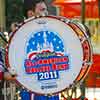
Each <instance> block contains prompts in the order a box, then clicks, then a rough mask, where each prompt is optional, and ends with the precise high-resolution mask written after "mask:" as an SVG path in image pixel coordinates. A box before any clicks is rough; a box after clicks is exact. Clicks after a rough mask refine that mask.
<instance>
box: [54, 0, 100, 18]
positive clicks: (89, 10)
mask: <svg viewBox="0 0 100 100" xmlns="http://www.w3.org/2000/svg"><path fill="white" fill-rule="evenodd" d="M53 4H54V5H55V6H59V7H60V8H61V9H60V15H61V16H65V17H69V18H74V17H80V16H81V0H55V1H54V3H53ZM85 4H86V6H85V7H86V10H85V17H86V18H98V17H99V14H98V1H97V0H85Z"/></svg>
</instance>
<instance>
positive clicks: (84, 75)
mask: <svg viewBox="0 0 100 100" xmlns="http://www.w3.org/2000/svg"><path fill="white" fill-rule="evenodd" d="M37 18H54V19H57V20H60V21H62V22H64V23H65V24H67V25H68V23H70V22H71V21H70V20H69V22H68V21H67V22H66V19H67V18H66V19H65V20H62V19H63V18H61V17H57V16H40V17H32V18H29V19H28V20H25V21H24V22H22V23H21V24H20V26H19V27H18V29H17V30H16V31H15V32H13V34H12V35H11V38H10V40H9V42H8V45H7V47H6V56H5V60H6V62H5V64H6V66H7V68H9V67H11V66H10V64H9V56H8V52H9V47H10V44H11V41H12V39H13V37H14V35H15V34H16V32H17V31H18V30H19V29H20V28H21V27H22V26H23V25H24V24H26V23H27V22H30V21H32V20H34V19H37ZM74 24H75V23H74ZM69 27H70V28H71V29H72V30H73V28H72V27H71V26H70V25H69ZM77 27H78V26H77ZM78 28H79V27H78ZM79 29H80V28H79ZM80 30H81V29H80ZM73 31H74V32H75V33H76V31H75V30H73ZM81 31H82V33H83V34H84V32H83V30H81ZM88 42H89V46H90V51H91V53H90V56H91V57H90V58H91V62H92V50H91V47H92V46H91V44H90V41H88ZM90 66H91V65H88V67H87V69H86V71H85V72H84V74H83V76H82V77H81V79H80V80H77V78H78V77H79V76H80V74H81V71H82V68H81V70H80V73H79V74H78V76H77V77H76V79H74V82H73V83H79V82H80V81H81V80H83V79H84V78H85V77H86V75H87V73H88V71H89V69H90ZM82 67H83V66H82ZM16 83H18V84H19V85H21V86H22V88H24V89H26V90H28V91H31V90H29V89H28V88H26V87H25V86H23V85H22V84H21V83H20V82H19V81H18V80H16ZM73 83H72V84H73ZM70 85H71V84H69V86H70ZM67 88H68V87H66V88H65V89H63V90H60V91H58V92H55V93H52V94H58V93H60V92H62V91H64V90H66V89H67ZM31 92H33V93H35V94H39V95H44V93H37V92H34V91H31Z"/></svg>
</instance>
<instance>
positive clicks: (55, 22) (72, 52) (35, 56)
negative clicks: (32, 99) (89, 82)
mask: <svg viewBox="0 0 100 100" xmlns="http://www.w3.org/2000/svg"><path fill="white" fill-rule="evenodd" d="M91 58H92V52H91V46H90V42H89V39H88V36H87V34H86V33H85V31H83V30H82V28H80V27H79V26H78V25H77V24H76V23H74V22H72V21H70V20H68V19H65V18H62V17H56V16H45V17H38V18H31V19H28V20H27V21H25V22H24V23H23V24H22V25H21V26H20V28H18V30H17V31H16V32H15V33H14V34H13V35H12V37H11V39H10V41H9V45H8V48H7V53H6V61H7V62H6V64H7V66H8V67H11V68H12V69H14V70H16V72H17V78H16V80H17V81H18V82H19V83H20V84H21V85H22V86H23V87H25V88H26V89H28V90H31V91H32V92H34V93H37V94H44V95H48V94H54V93H58V92H61V91H63V90H64V89H66V88H68V87H69V86H70V85H71V84H73V83H74V82H80V81H81V80H82V79H84V77H85V76H86V74H87V72H88V71H89V68H90V66H91Z"/></svg>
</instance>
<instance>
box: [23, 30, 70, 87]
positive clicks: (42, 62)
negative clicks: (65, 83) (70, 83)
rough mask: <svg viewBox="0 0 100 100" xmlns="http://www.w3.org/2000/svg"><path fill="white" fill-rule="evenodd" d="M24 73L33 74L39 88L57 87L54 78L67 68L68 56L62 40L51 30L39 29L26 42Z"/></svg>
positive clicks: (58, 77)
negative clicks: (39, 84) (39, 85)
mask: <svg viewBox="0 0 100 100" xmlns="http://www.w3.org/2000/svg"><path fill="white" fill-rule="evenodd" d="M24 67H25V72H26V74H29V75H30V74H33V75H34V74H35V75H36V77H37V78H36V79H37V80H38V81H39V82H45V80H51V81H50V82H48V83H47V81H46V85H45V84H41V89H49V88H57V87H58V86H57V83H56V81H54V80H57V79H60V72H64V71H67V70H68V69H69V57H68V55H66V54H65V48H64V44H63V40H62V39H61V38H60V37H59V36H58V35H57V33H56V32H52V31H40V32H36V33H35V34H32V35H31V36H30V38H29V40H28V41H27V43H26V59H25V63H24Z"/></svg>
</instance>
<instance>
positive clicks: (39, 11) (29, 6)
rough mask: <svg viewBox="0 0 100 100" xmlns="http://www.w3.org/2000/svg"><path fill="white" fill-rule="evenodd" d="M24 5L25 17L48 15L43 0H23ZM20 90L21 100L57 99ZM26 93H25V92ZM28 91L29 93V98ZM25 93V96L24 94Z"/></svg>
mask: <svg viewBox="0 0 100 100" xmlns="http://www.w3.org/2000/svg"><path fill="white" fill-rule="evenodd" d="M24 6H25V15H26V18H31V17H33V16H43V15H48V7H47V3H46V1H45V0H30V1H29V0H24ZM23 91H24V90H22V91H21V97H22V100H47V99H48V100H59V96H58V95H56V96H51V97H50V96H49V97H48V96H39V95H34V94H33V93H29V92H27V93H26V92H23ZM25 93H26V94H25ZM28 93H29V94H30V95H31V96H30V98H29V96H27V95H28ZM25 95H26V96H25Z"/></svg>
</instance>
